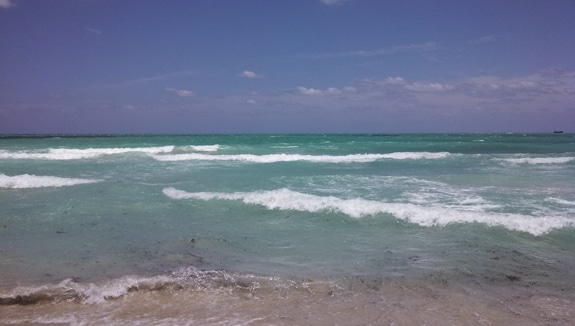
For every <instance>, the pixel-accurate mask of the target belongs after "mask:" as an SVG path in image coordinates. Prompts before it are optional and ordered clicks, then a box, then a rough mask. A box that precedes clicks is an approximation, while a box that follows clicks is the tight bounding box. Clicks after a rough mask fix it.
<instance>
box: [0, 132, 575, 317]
mask: <svg viewBox="0 0 575 326" xmlns="http://www.w3.org/2000/svg"><path fill="white" fill-rule="evenodd" d="M12 324H16V325H42V324H50V325H522V326H523V325H573V324H575V134H569V133H562V134H554V133H549V134H522V133H509V134H325V135H324V134H310V135H307V134H297V135H291V134H287V135H286V134H277V135H273V134H270V135H259V134H258V135H2V136H0V325H12Z"/></svg>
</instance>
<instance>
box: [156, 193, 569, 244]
mask: <svg viewBox="0 0 575 326" xmlns="http://www.w3.org/2000/svg"><path fill="white" fill-rule="evenodd" d="M163 193H164V194H165V195H166V196H168V197H170V198H173V199H200V200H239V201H242V202H244V203H246V204H252V205H260V206H264V207H266V208H268V209H272V210H295V211H303V212H321V211H327V212H337V213H343V214H346V215H348V216H350V217H353V218H361V217H364V216H368V215H376V214H391V215H393V216H394V217H396V218H398V219H401V220H405V221H408V222H411V223H415V224H418V225H421V226H425V227H431V226H445V225H448V224H451V223H482V224H486V225H489V226H502V227H505V228H507V229H509V230H515V231H522V232H528V233H531V234H533V235H542V234H545V233H547V232H549V231H551V230H553V229H560V228H563V227H570V226H574V225H575V223H574V221H573V220H571V219H568V218H565V217H561V216H546V217H535V216H528V215H520V214H502V213H493V212H479V211H473V210H463V209H453V208H449V207H442V206H421V205H415V204H411V203H387V202H381V201H373V200H365V199H362V198H354V199H341V198H337V197H333V196H316V195H310V194H304V193H300V192H296V191H292V190H289V189H285V188H284V189H278V190H271V191H255V192H235V193H220V192H186V191H182V190H178V189H175V188H171V187H169V188H164V189H163Z"/></svg>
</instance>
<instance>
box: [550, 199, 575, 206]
mask: <svg viewBox="0 0 575 326" xmlns="http://www.w3.org/2000/svg"><path fill="white" fill-rule="evenodd" d="M545 200H546V201H550V202H554V203H556V204H560V205H565V206H575V201H571V200H565V199H561V198H555V197H548V198H545Z"/></svg>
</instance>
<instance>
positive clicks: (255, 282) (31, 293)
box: [0, 266, 298, 306]
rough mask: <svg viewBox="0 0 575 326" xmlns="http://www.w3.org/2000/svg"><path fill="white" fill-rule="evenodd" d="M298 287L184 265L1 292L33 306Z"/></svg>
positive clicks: (0, 301) (4, 299) (11, 301)
mask: <svg viewBox="0 0 575 326" xmlns="http://www.w3.org/2000/svg"><path fill="white" fill-rule="evenodd" d="M294 286H295V287H297V286H298V284H295V283H294V282H291V281H289V280H284V281H283V282H282V281H280V279H279V278H277V277H271V276H269V277H268V276H261V275H255V274H250V273H241V272H228V271H224V270H200V269H197V268H195V267H192V266H189V267H182V268H180V269H177V270H175V271H172V272H169V273H167V274H163V275H157V276H152V277H142V276H135V275H128V276H123V277H120V278H116V279H111V280H108V281H106V282H103V283H101V284H94V283H80V282H76V281H75V280H74V279H66V280H63V281H62V282H60V283H57V284H45V285H40V286H35V287H26V286H20V287H16V288H14V289H12V290H9V291H6V292H0V306H1V305H4V306H9V305H31V304H41V303H58V302H70V301H72V302H78V303H81V304H101V303H105V302H106V301H110V300H115V299H119V298H122V297H124V296H126V295H128V294H130V293H133V292H138V291H148V292H150V291H177V290H182V289H193V290H210V289H221V288H228V289H231V290H240V291H253V290H255V289H258V288H260V287H270V288H274V287H294Z"/></svg>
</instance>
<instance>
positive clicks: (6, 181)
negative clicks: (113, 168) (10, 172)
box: [0, 174, 101, 189]
mask: <svg viewBox="0 0 575 326" xmlns="http://www.w3.org/2000/svg"><path fill="white" fill-rule="evenodd" d="M99 181H101V180H95V179H77V178H60V177H54V176H37V175H30V174H21V175H15V176H7V175H5V174H0V188H12V189H23V188H43V187H64V186H74V185H79V184H85V183H94V182H99Z"/></svg>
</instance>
